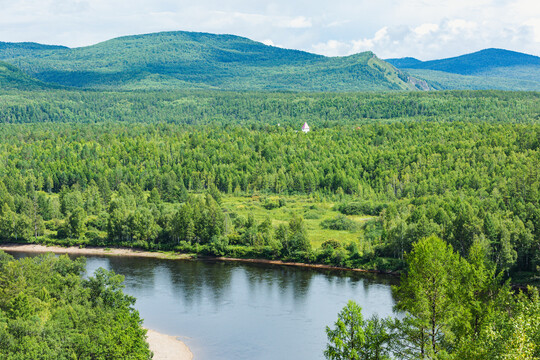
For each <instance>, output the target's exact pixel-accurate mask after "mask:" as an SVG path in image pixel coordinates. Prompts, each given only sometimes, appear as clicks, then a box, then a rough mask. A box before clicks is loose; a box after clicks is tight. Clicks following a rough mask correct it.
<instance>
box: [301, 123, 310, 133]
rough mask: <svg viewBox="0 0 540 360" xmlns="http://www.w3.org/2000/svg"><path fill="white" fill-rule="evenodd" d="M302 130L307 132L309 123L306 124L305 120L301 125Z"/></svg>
mask: <svg viewBox="0 0 540 360" xmlns="http://www.w3.org/2000/svg"><path fill="white" fill-rule="evenodd" d="M302 131H303V132H305V133H308V132H309V125H308V124H307V122H305V123H304V126H302Z"/></svg>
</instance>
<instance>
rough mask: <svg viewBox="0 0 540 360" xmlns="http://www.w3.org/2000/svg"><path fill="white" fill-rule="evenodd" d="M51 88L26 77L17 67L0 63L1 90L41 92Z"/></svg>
mask: <svg viewBox="0 0 540 360" xmlns="http://www.w3.org/2000/svg"><path fill="white" fill-rule="evenodd" d="M49 87H50V86H49V85H47V84H44V83H43V82H41V81H38V80H36V79H33V78H32V77H30V76H28V75H26V74H25V73H23V72H22V71H20V70H19V69H17V68H16V67H15V66H13V65H10V64H8V63H5V62H1V61H0V89H5V90H14V89H16V90H41V89H47V88H49Z"/></svg>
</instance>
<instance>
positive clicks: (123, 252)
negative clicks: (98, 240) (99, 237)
mask: <svg viewBox="0 0 540 360" xmlns="http://www.w3.org/2000/svg"><path fill="white" fill-rule="evenodd" d="M0 250H5V251H23V252H30V253H47V252H52V253H54V254H69V255H82V256H84V255H99V256H103V255H106V256H130V257H145V258H156V259H192V258H193V256H191V255H186V254H174V253H163V252H153V251H143V250H135V249H131V248H100V247H78V246H70V247H62V246H58V245H52V246H45V245H37V244H2V245H0Z"/></svg>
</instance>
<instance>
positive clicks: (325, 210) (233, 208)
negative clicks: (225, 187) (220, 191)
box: [222, 195, 375, 248]
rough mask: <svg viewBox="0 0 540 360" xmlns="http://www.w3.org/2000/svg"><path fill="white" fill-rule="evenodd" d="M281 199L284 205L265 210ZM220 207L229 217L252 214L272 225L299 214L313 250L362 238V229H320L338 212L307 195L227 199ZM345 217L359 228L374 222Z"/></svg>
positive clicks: (285, 221) (284, 221)
mask: <svg viewBox="0 0 540 360" xmlns="http://www.w3.org/2000/svg"><path fill="white" fill-rule="evenodd" d="M280 199H282V200H284V202H285V204H284V206H282V207H276V208H273V209H267V208H265V205H267V204H278V203H279V200H280ZM222 206H223V208H224V209H225V210H226V211H227V212H228V213H229V214H233V215H232V216H234V214H237V215H238V216H244V217H246V218H247V217H248V216H249V214H252V215H253V217H254V218H255V220H257V221H258V222H261V221H263V220H264V219H265V218H266V217H269V218H270V219H271V220H272V225H273V226H278V225H279V224H286V223H288V222H289V220H290V218H291V216H292V214H294V213H296V214H299V215H302V217H303V218H304V221H305V223H306V227H307V230H308V237H309V239H310V241H311V244H312V245H313V247H314V248H318V247H320V246H321V244H322V243H323V242H324V241H326V240H329V239H334V240H338V241H340V242H342V243H344V244H348V243H349V242H351V241H358V240H359V238H360V237H361V236H362V230H361V229H358V230H355V231H340V230H330V229H323V228H322V227H321V222H323V221H324V220H327V219H332V218H335V217H336V216H338V215H339V214H340V213H339V212H338V211H335V210H333V207H334V203H333V202H324V201H316V200H314V199H313V198H310V197H308V196H301V195H293V196H268V197H265V196H256V195H255V196H251V197H242V196H226V197H224V198H223V201H222ZM348 218H349V219H351V220H353V221H355V222H357V223H358V224H359V225H361V224H362V223H364V222H366V221H368V220H371V219H375V217H373V216H361V215H360V216H359V215H355V216H348Z"/></svg>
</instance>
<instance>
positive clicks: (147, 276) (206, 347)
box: [11, 252, 396, 360]
mask: <svg viewBox="0 0 540 360" xmlns="http://www.w3.org/2000/svg"><path fill="white" fill-rule="evenodd" d="M11 253H12V254H13V255H15V256H16V257H21V256H33V255H31V254H26V253H13V252H11ZM99 267H103V268H105V269H108V270H114V271H115V272H116V273H118V274H122V275H124V276H125V285H126V288H125V292H126V293H128V294H130V295H133V296H135V297H136V298H137V302H136V304H135V308H136V309H137V310H138V311H139V313H140V315H141V317H142V318H143V319H144V326H145V327H147V328H150V329H154V330H156V331H159V332H162V333H165V334H169V335H177V336H179V338H180V339H181V340H182V341H184V342H185V343H186V344H187V345H188V346H189V347H190V349H191V351H192V352H193V354H194V359H195V360H219V359H224V360H236V359H246V360H248V359H249V360H266V359H268V360H270V359H272V360H276V359H283V360H285V359H295V360H303V359H305V360H313V359H323V358H324V356H323V350H324V348H325V346H326V342H327V338H326V333H325V327H326V326H327V325H329V326H332V327H333V324H334V322H335V321H336V319H337V314H338V312H339V311H340V310H341V309H342V308H343V306H344V305H345V304H346V303H347V301H348V300H349V299H352V300H355V301H356V302H357V303H359V304H360V306H362V309H363V314H364V317H369V316H371V315H372V314H378V315H379V316H381V317H384V316H387V315H392V307H393V305H394V300H393V298H392V293H391V288H390V285H391V284H392V283H395V281H396V279H395V278H392V277H384V276H375V275H372V274H362V273H353V272H343V271H329V270H318V269H316V270H314V269H307V268H298V267H289V266H279V265H266V264H264V265H263V264H252V263H235V262H221V261H202V260H195V261H194V260H165V259H152V258H135V257H107V256H103V257H101V256H87V273H88V274H92V273H93V272H94V271H95V270H96V269H97V268H99Z"/></svg>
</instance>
